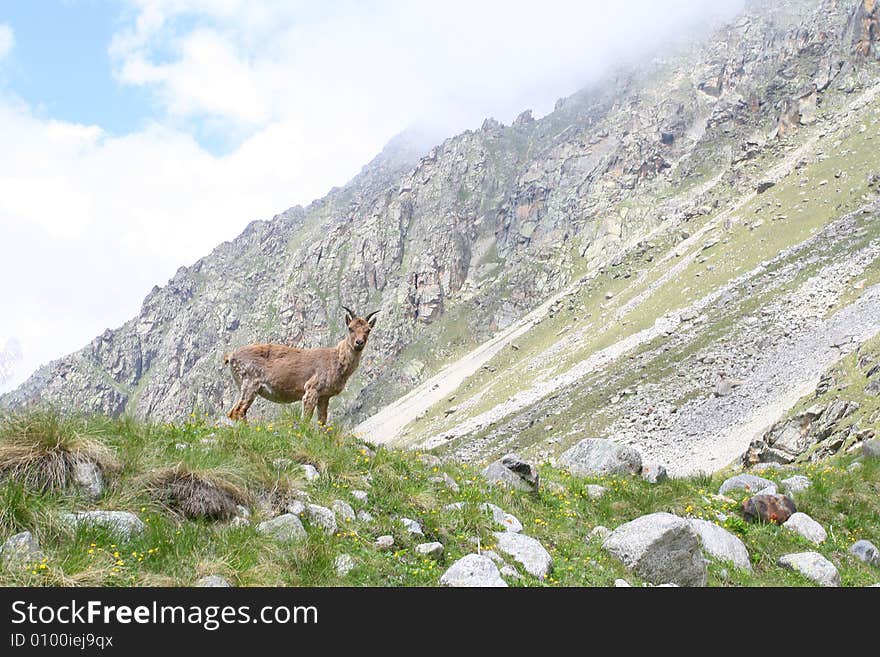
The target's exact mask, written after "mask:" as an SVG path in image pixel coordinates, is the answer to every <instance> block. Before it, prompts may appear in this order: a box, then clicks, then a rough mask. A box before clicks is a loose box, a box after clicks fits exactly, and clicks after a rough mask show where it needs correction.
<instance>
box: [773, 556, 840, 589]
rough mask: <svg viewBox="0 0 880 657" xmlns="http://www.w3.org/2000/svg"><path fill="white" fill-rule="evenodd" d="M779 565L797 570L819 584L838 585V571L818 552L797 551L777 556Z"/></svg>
mask: <svg viewBox="0 0 880 657" xmlns="http://www.w3.org/2000/svg"><path fill="white" fill-rule="evenodd" d="M778 563H779V565H780V566H782V567H783V568H787V569H789V570H794V571H797V572H799V573H800V574H801V575H803V576H804V577H806V578H808V579H811V580H813V581H814V582H816V583H817V584H819V585H821V586H840V573H838V572H837V568H835V566H834V564H833V563H831V562H830V561H828V559H826V558H825V557H823V556H822V555H821V554H819V553H818V552H798V553H796V554H786V555H783V556H781V557H779V562H778Z"/></svg>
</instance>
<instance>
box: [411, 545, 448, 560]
mask: <svg viewBox="0 0 880 657" xmlns="http://www.w3.org/2000/svg"><path fill="white" fill-rule="evenodd" d="M443 551H444V547H443V543H439V542H437V541H434V542H433V543H419V544H418V545H416V554H421V555H422V556H425V557H431V558H432V559H439V558H440V557H442V556H443Z"/></svg>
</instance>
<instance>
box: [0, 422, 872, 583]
mask: <svg viewBox="0 0 880 657" xmlns="http://www.w3.org/2000/svg"><path fill="white" fill-rule="evenodd" d="M39 421H40V420H39V418H38V424H37V429H38V430H39V427H40V425H39ZM47 422H48V424H47V425H46V429H45V430H46V431H54V432H57V435H58V436H60V438H58V441H59V442H61V443H64V442H65V441H69V440H72V438H71V436H73V435H75V436H77V437H78V439H80V440H81V439H82V438H83V436H88V437H89V440H91V441H93V442H94V443H98V444H100V445H102V446H106V447H107V448H109V449H110V450H112V452H113V454H114V460H115V461H117V462H118V463H117V465H116V467H114V468H113V469H110V470H109V471H107V472H105V476H106V479H107V490H106V492H105V494H104V496H103V498H102V499H101V500H100V501H99V502H97V503H93V502H90V501H88V500H87V499H86V498H84V497H82V496H81V495H80V494H78V493H76V492H75V491H74V489H64V490H56V491H55V492H47V493H40V492H37V491H35V490H32V489H29V488H27V487H26V486H25V485H24V484H22V483H21V482H19V481H17V480H16V479H15V477H13V476H10V475H9V473H8V472H7V474H6V475H5V477H4V478H3V479H2V480H0V542H2V541H5V540H6V539H7V538H8V537H9V536H11V535H13V534H15V533H17V532H21V531H26V530H27V531H31V532H33V533H34V535H35V536H36V537H37V538H38V540H39V542H40V544H41V546H42V548H43V551H44V553H45V555H46V556H45V560H43V561H40V562H38V563H33V564H28V566H27V567H26V568H20V569H17V570H14V571H8V570H7V571H4V572H2V573H0V584H2V585H33V586H53V585H62V584H64V585H96V586H104V585H120V586H126V585H130V586H154V585H184V586H186V585H191V584H193V583H194V582H195V581H196V580H197V579H198V578H199V577H201V576H204V575H208V574H216V575H221V576H223V577H225V578H227V579H228V580H230V581H231V582H232V583H233V584H235V585H239V586H255V585H267V586H286V585H295V586H340V585H355V586H387V585H392V586H433V585H436V584H437V583H438V581H439V578H440V575H441V574H442V572H443V571H444V570H445V568H446V567H448V565H450V564H451V563H452V562H453V561H455V560H456V559H458V558H460V557H461V556H463V555H465V554H469V553H472V552H474V551H476V550H477V548H476V547H475V545H474V540H473V539H474V538H479V539H480V543H481V546H482V548H483V549H489V548H491V547H493V545H494V542H495V539H494V537H493V535H492V531H493V530H494V529H495V528H494V527H493V526H492V523H491V520H490V518H489V516H488V515H487V514H484V513H482V512H480V511H479V510H478V508H477V505H478V504H479V503H482V502H485V501H487V502H492V503H494V504H497V505H498V506H500V507H501V508H503V509H504V510H505V511H507V512H508V513H512V514H514V515H515V516H517V517H518V518H519V519H520V521H521V522H522V524H523V526H524V530H523V531H524V533H526V534H528V535H530V536H533V537H535V538H536V539H538V540H539V541H540V542H541V543H542V544H543V545H544V546H545V547H546V548H547V549H548V551H549V552H550V554H551V556H552V557H553V569H552V571H551V574H550V576H549V577H548V578H547V580H546V581H543V582H541V581H539V580H537V579H535V578H533V577H531V576H529V575H528V574H523V578H522V579H521V580H511V582H510V583H511V585H514V586H516V585H522V586H607V585H611V584H612V583H613V581H614V579H616V578H618V577H624V578H626V579H627V580H628V581H630V582H632V583H634V584H638V583H640V580H639V579H638V578H637V577H635V576H634V575H633V574H631V573H629V572H627V571H626V570H625V568H623V566H621V564H619V563H618V562H617V561H615V560H614V559H613V558H611V557H610V556H609V555H608V554H607V553H605V552H604V551H603V550H602V548H601V544H600V543H599V542H598V541H595V540H587V536H588V534H589V532H590V530H591V529H592V528H594V527H596V526H598V525H603V526H606V527H610V528H614V527H616V526H618V525H620V524H621V523H623V522H627V521H629V520H632V519H634V518H636V517H638V516H641V515H644V514H647V513H652V512H657V511H668V512H671V513H675V514H678V515H681V516H692V517H702V518H706V519H709V520H717V518H718V517H719V516H718V514H719V513H723V514H726V515H727V520H726V521H721V520H717V522H719V523H720V524H722V525H724V526H725V527H727V528H728V529H730V530H731V531H733V532H735V533H737V534H738V535H739V536H740V538H741V539H742V540H743V541H744V543H745V545H746V546H747V548H748V549H749V552H750V554H751V561H752V565H753V567H754V572H753V573H748V572H744V571H739V570H736V569H734V568H733V567H732V566H730V565H729V564H713V565H712V566H711V567H710V575H709V583H710V584H711V585H717V586H724V585H754V586H794V585H806V584H809V582H808V581H807V580H805V579H803V578H802V577H800V576H799V575H797V574H794V573H791V572H788V571H786V570H783V569H782V568H780V567H779V566H777V563H776V562H777V559H778V558H779V556H781V555H782V554H785V553H788V552H800V551H806V550H813V549H816V550H818V551H819V552H821V553H822V554H824V555H825V556H826V557H828V558H829V559H831V560H832V561H833V562H835V563H836V564H837V566H838V568H839V570H840V572H841V576H842V580H843V583H844V584H845V585H853V586H857V585H866V584H870V583H873V582H875V581H876V580H877V577H878V574H877V571H876V569H872V568H871V567H870V566H866V565H865V564H863V563H862V562H860V561H858V560H857V559H855V558H854V557H852V556H851V555H850V554H849V553H848V552H847V550H848V548H849V547H850V546H851V544H852V543H853V542H854V541H855V540H857V539H868V540H871V541H873V542H875V543H877V542H880V520H878V519H880V496H878V495H877V492H878V491H877V481H878V477H880V462H878V461H871V460H867V459H866V460H865V461H864V463H863V466H862V468H860V469H858V470H848V469H847V466H848V465H849V463H850V462H851V461H852V460H853V459H852V457H844V458H836V459H833V460H829V461H827V462H825V463H822V464H813V465H808V466H804V467H802V468H799V469H797V470H792V471H791V473H789V472H788V471H786V476H789V475H790V474H794V473H795V472H798V473H803V474H805V475H806V476H808V477H810V479H811V480H812V481H813V485H812V487H811V488H810V489H808V490H807V491H806V492H804V493H802V494H799V496H798V498H797V503H798V507H799V509H800V510H802V511H804V512H806V513H808V514H809V515H811V516H812V517H813V518H814V519H816V520H817V521H818V522H819V523H821V524H822V525H823V526H825V527H826V528H828V530H829V539H828V540H827V541H826V542H825V543H823V544H822V545H821V546H819V547H818V548H817V547H815V546H813V545H812V544H809V543H807V542H806V540H805V539H803V538H801V537H800V536H799V535H797V534H796V533H794V532H790V531H787V530H786V529H783V528H780V527H777V526H775V525H765V524H747V523H745V522H743V521H742V519H741V518H740V517H739V515H738V511H737V507H738V502H739V501H740V500H734V501H731V500H729V499H725V498H721V497H717V496H713V495H712V494H711V493H712V491H715V490H717V488H718V486H719V485H720V483H721V481H722V480H723V474H721V473H719V474H716V475H713V476H712V477H705V476H704V477H698V478H693V479H677V480H668V481H664V482H661V483H659V484H649V483H647V482H645V481H643V480H642V479H640V478H634V477H622V478H621V477H618V478H587V479H582V478H574V477H571V476H570V475H569V474H568V473H566V472H564V471H561V470H557V469H554V468H551V467H550V466H549V465H543V466H540V471H541V478H542V481H543V482H544V484H543V486H542V489H541V490H540V492H539V493H538V494H536V495H532V494H528V493H517V492H511V491H508V490H505V489H500V488H497V487H493V486H491V485H489V484H487V483H486V482H485V481H484V480H483V479H482V477H481V476H480V474H479V472H478V471H477V470H475V469H473V468H472V467H470V466H468V465H462V464H454V463H450V464H443V465H440V466H430V465H424V464H423V463H422V461H421V459H420V455H419V454H415V453H412V452H406V451H395V450H389V449H379V450H377V451H376V452H375V453H372V452H371V451H370V450H369V449H368V447H366V446H365V445H363V444H362V443H360V442H358V441H357V440H355V439H354V438H352V437H351V436H347V435H345V434H343V433H340V432H339V431H337V430H334V429H332V428H329V427H328V428H327V429H323V428H319V427H316V426H314V425H311V426H309V425H305V424H303V423H301V422H299V421H298V419H296V418H292V417H289V416H288V417H286V418H284V419H282V420H281V421H279V422H276V423H270V424H263V425H251V426H236V427H232V428H217V427H211V426H208V425H206V424H204V422H203V421H202V420H201V419H200V418H195V417H194V418H192V421H191V422H189V423H186V424H182V425H148V424H141V423H138V422H135V421H133V420H130V419H116V420H111V419H107V418H103V417H95V418H90V419H76V418H60V420H59V419H58V418H57V417H56V418H55V419H54V420H51V421H47ZM53 422H54V424H52V423H53ZM50 424H51V426H49V425H50ZM11 426H14V423H10V421H9V419H8V418H7V420H6V421H5V422H4V424H3V425H2V426H0V448H2V446H3V445H5V444H6V443H8V442H9V441H10V440H11V438H12V437H11V436H10V435H9V430H10V427H11ZM55 439H56V438H55V436H54V435H53V440H55ZM212 441H215V442H212ZM0 451H2V450H0ZM277 459H289V461H290V463H289V465H284V464H283V463H285V462H282V465H280V466H278V465H277ZM273 462H276V464H273ZM304 462H308V463H312V464H314V465H316V466H317V467H318V469H319V470H320V472H321V476H320V477H319V478H317V479H315V480H313V481H311V482H307V481H305V479H304V478H303V477H302V476H301V475H300V468H299V466H298V464H299V463H304ZM181 465H183V466H185V467H186V468H188V469H189V470H190V471H195V472H213V473H215V475H216V473H220V474H219V476H224V477H227V478H229V479H231V480H234V481H236V482H238V483H239V484H240V485H241V486H243V488H244V490H245V491H246V494H247V496H248V497H249V499H250V503H249V507H250V513H251V519H250V522H248V523H244V524H242V525H238V526H235V525H232V524H229V523H226V522H221V521H213V522H212V521H208V520H188V519H185V518H183V517H181V516H179V515H176V514H173V513H170V512H169V510H168V508H166V507H165V506H164V505H163V504H160V503H158V502H157V501H156V500H155V499H154V498H152V497H151V496H150V495H149V494H148V493H147V491H146V489H145V487H144V482H145V481H146V480H147V479H148V478H149V476H150V474H151V472H154V471H157V470H160V469H163V468H168V467H174V466H177V467H180V466H181ZM440 472H444V473H446V474H448V475H449V476H451V477H452V478H454V479H455V480H456V481H457V482H458V483H459V485H460V486H461V490H460V491H459V492H452V491H451V490H450V489H448V488H446V487H445V486H444V485H442V484H437V483H434V482H431V481H430V478H431V477H435V476H437V475H438V474H439V473H440ZM592 483H597V484H601V485H604V486H606V487H607V488H608V493H607V494H606V495H605V496H603V497H602V498H600V499H598V500H595V499H592V498H590V496H589V495H588V494H587V488H586V487H587V485H588V484H592ZM358 489H363V490H367V491H368V499H367V501H366V502H365V503H364V502H360V501H359V500H357V499H356V498H355V497H354V496H352V495H351V491H352V490H358ZM297 491H304V492H307V493H308V495H309V496H310V498H311V500H312V501H313V502H314V503H316V504H321V505H325V506H330V505H331V504H332V502H333V501H334V500H336V499H341V500H345V501H347V502H348V503H350V504H351V505H352V506H354V507H355V508H356V509H360V510H367V511H369V513H371V514H372V515H373V516H374V520H372V521H367V522H364V521H362V520H355V521H353V522H340V524H339V527H338V529H337V531H336V532H335V533H333V534H332V535H328V534H325V533H324V532H323V531H321V529H320V528H319V527H315V526H309V524H308V522H306V526H307V533H308V535H307V538H306V539H304V540H302V541H298V542H292V543H279V542H276V541H273V540H272V539H270V538H268V537H266V536H264V535H261V534H259V533H258V532H257V531H256V524H257V523H258V522H260V521H261V520H265V519H267V518H268V517H271V516H272V515H275V514H276V513H280V512H281V511H279V510H273V511H270V510H267V509H266V508H265V504H261V503H260V502H259V501H258V500H260V499H266V498H267V497H268V498H272V499H276V500H278V499H280V500H282V502H281V503H282V504H283V500H284V499H288V498H290V499H292V498H293V496H295V495H296V494H297ZM453 502H470V503H472V504H470V505H467V506H465V508H464V509H462V510H450V509H446V508H444V507H445V506H446V505H447V504H450V503H453ZM90 507H98V508H101V509H118V510H127V511H132V512H134V513H135V514H136V515H138V516H139V517H140V518H141V519H142V520H143V521H144V523H145V524H146V530H145V531H144V532H143V533H142V534H140V535H135V536H133V537H131V538H128V539H123V538H121V537H119V536H117V535H114V534H112V533H110V532H107V531H106V530H101V529H97V528H80V529H77V530H75V531H73V530H70V529H67V528H65V527H64V526H62V525H61V523H59V522H58V520H57V514H58V513H59V512H62V511H73V510H82V509H85V508H90ZM400 517H408V518H414V519H416V520H417V521H418V522H420V523H421V525H422V527H423V529H424V533H425V536H424V537H413V536H411V535H410V534H408V533H407V532H406V531H405V529H404V528H403V526H402V524H401V523H400V520H399V518H400ZM383 534H390V535H393V536H394V539H395V546H394V548H393V549H392V550H388V551H386V550H381V549H379V548H377V547H376V546H375V543H374V541H375V539H376V537H378V536H380V535H383ZM426 541H439V542H441V543H443V545H444V547H445V554H444V556H443V557H441V558H440V559H439V560H436V561H435V560H433V559H430V558H426V557H424V556H421V555H419V554H417V553H416V552H415V550H414V548H415V545H416V544H417V543H420V542H426ZM341 554H348V555H350V556H351V557H352V558H353V559H354V562H355V567H354V569H353V570H352V571H351V572H350V573H349V574H348V575H346V576H339V575H337V572H336V568H335V565H334V564H335V559H336V557H337V556H339V555H341ZM511 562H512V560H511Z"/></svg>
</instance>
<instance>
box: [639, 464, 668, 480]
mask: <svg viewBox="0 0 880 657" xmlns="http://www.w3.org/2000/svg"><path fill="white" fill-rule="evenodd" d="M641 474H642V479H644V480H645V481H647V482H648V483H650V484H659V483H660V482H661V481H666V480H667V479H669V475H668V474H667V472H666V466H664V465H661V464H660V463H642V473H641Z"/></svg>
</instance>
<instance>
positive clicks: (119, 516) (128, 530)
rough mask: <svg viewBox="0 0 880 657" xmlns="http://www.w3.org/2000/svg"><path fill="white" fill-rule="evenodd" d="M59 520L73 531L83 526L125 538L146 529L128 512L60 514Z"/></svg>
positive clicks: (139, 520)
mask: <svg viewBox="0 0 880 657" xmlns="http://www.w3.org/2000/svg"><path fill="white" fill-rule="evenodd" d="M60 519H61V522H62V523H64V524H65V525H67V526H68V527H72V528H73V529H77V528H79V527H84V526H92V527H103V528H105V529H108V530H110V531H112V532H114V533H116V534H119V535H120V536H123V537H125V538H129V537H131V536H132V535H134V534H140V533H141V532H143V531H144V530H145V529H146V528H147V526H146V525H145V524H144V523H143V522H142V521H141V519H140V518H138V517H137V516H136V515H135V514H133V513H131V512H129V511H79V512H77V513H62V514H61V516H60Z"/></svg>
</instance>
